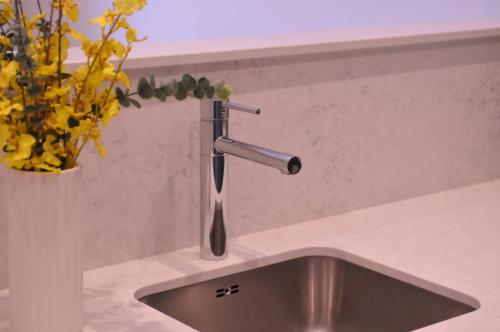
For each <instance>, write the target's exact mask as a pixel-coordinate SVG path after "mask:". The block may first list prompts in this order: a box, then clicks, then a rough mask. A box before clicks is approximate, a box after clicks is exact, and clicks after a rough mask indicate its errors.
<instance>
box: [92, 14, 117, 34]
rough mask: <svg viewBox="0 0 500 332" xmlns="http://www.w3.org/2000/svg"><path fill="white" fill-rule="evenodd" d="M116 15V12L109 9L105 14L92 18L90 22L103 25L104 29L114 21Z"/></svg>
mask: <svg viewBox="0 0 500 332" xmlns="http://www.w3.org/2000/svg"><path fill="white" fill-rule="evenodd" d="M115 16H116V15H115V13H114V12H112V11H111V10H109V9H108V10H106V11H105V12H104V15H103V16H100V17H96V18H91V19H90V20H89V22H90V23H92V24H97V25H99V26H100V27H101V29H104V28H105V27H106V26H108V25H111V24H112V23H113V20H114V18H115Z"/></svg>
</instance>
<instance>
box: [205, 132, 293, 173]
mask: <svg viewBox="0 0 500 332" xmlns="http://www.w3.org/2000/svg"><path fill="white" fill-rule="evenodd" d="M214 148H215V150H217V151H219V152H221V153H227V154H230V155H232V156H236V157H240V158H243V159H247V160H250V161H254V162H257V163H259V164H263V165H266V166H270V167H273V168H276V169H278V170H280V171H281V173H283V174H286V175H294V174H297V173H298V172H299V171H300V169H301V168H302V163H301V161H300V158H299V157H297V156H294V155H292V154H289V153H284V152H279V151H274V150H271V149H266V148H263V147H260V146H256V145H252V144H248V143H243V142H239V141H236V140H233V139H230V138H227V137H219V138H217V140H216V141H215V143H214Z"/></svg>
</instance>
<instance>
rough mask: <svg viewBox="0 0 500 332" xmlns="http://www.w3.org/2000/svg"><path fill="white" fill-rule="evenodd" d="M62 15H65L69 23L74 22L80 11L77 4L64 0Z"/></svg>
mask: <svg viewBox="0 0 500 332" xmlns="http://www.w3.org/2000/svg"><path fill="white" fill-rule="evenodd" d="M63 13H64V15H66V16H67V17H68V18H69V19H70V20H71V21H73V22H76V21H78V18H79V17H80V11H79V10H78V3H75V2H73V1H71V0H66V1H65V2H64V5H63Z"/></svg>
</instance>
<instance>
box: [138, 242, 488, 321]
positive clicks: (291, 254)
mask: <svg viewBox="0 0 500 332" xmlns="http://www.w3.org/2000/svg"><path fill="white" fill-rule="evenodd" d="M307 256H327V257H332V258H337V259H341V260H344V261H347V262H349V263H352V264H355V265H359V266H361V267H363V268H366V269H369V270H372V271H375V272H378V273H381V274H384V275H386V276H389V277H391V278H394V279H397V280H401V281H403V282H405V283H408V284H410V285H413V286H416V287H419V288H423V289H425V290H428V291H430V292H433V293H436V294H439V295H442V296H445V297H447V298H450V299H453V300H455V301H458V302H462V303H464V304H466V305H468V306H470V307H472V308H474V311H472V312H470V313H468V314H473V313H475V312H478V311H479V310H480V308H481V302H480V301H479V300H478V299H477V298H475V297H474V296H472V295H469V294H466V293H464V292H462V291H459V290H456V289H453V288H451V287H448V286H445V285H443V284H440V283H437V282H434V281H431V280H426V279H424V278H422V277H418V276H416V275H413V274H410V273H408V272H404V271H401V270H398V269H396V268H393V267H390V266H388V265H385V264H381V263H378V262H376V261H373V260H370V259H367V258H364V257H361V256H358V255H355V254H352V253H350V252H347V251H345V250H342V249H338V248H332V247H322V246H309V247H303V248H298V249H294V250H290V251H286V252H281V253H277V254H274V255H269V256H263V257H256V258H253V259H249V260H247V261H243V262H236V263H230V264H229V265H224V266H220V267H215V268H214V269H210V270H207V271H203V272H198V273H193V274H190V275H186V276H184V277H180V278H175V279H172V280H167V281H163V282H159V283H154V284H149V285H145V286H143V287H141V288H139V289H138V290H136V291H135V292H134V298H135V300H136V301H137V302H138V303H140V304H141V305H143V306H145V307H148V308H149V309H151V310H155V309H153V308H151V307H149V306H148V305H146V304H144V303H142V302H141V301H139V299H141V298H143V297H146V296H149V295H152V294H156V293H160V292H165V291H169V290H173V289H177V288H180V287H186V286H190V285H193V284H197V283H200V282H204V281H207V280H212V279H217V278H221V277H226V276H228V275H231V274H235V273H240V272H244V271H249V270H253V269H256V268H260V267H265V266H269V265H273V264H277V263H282V262H286V261H289V260H293V259H297V258H301V257H307ZM224 262H225V261H221V262H216V263H214V265H222V264H225V263H224Z"/></svg>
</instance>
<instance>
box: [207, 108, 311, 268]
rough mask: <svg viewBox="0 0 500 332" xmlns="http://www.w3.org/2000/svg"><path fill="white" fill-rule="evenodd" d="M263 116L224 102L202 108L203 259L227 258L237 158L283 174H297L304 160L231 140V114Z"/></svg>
mask: <svg viewBox="0 0 500 332" xmlns="http://www.w3.org/2000/svg"><path fill="white" fill-rule="evenodd" d="M230 109H231V110H236V111H242V112H246V113H251V114H256V115H258V114H260V109H259V108H256V107H251V106H245V105H240V104H235V103H225V102H222V101H220V100H211V99H208V100H202V101H201V105H200V113H201V127H200V130H201V132H200V154H201V158H200V189H201V190H200V205H201V210H200V218H201V238H200V255H201V258H203V259H207V260H221V259H224V258H226V257H227V253H228V252H227V224H226V223H227V220H226V218H227V206H226V192H227V189H226V187H227V179H226V176H227V168H228V167H227V161H226V155H233V156H236V157H240V158H243V159H247V160H250V161H254V162H257V163H260V164H263V165H266V166H270V167H273V168H276V169H278V170H280V171H281V173H283V174H289V175H293V174H297V173H298V172H299V171H300V169H301V168H302V164H301V161H300V158H299V157H297V156H294V155H291V154H288V153H283V152H278V151H273V150H270V149H266V148H262V147H259V146H256V145H251V144H247V143H243V142H239V141H236V140H233V139H230V138H229V137H228V118H229V110H230Z"/></svg>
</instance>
